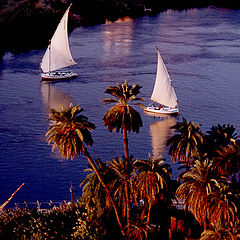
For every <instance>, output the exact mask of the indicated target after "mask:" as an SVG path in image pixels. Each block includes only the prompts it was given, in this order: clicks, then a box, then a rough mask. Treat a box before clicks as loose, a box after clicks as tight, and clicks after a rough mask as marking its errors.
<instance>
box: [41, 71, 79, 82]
mask: <svg viewBox="0 0 240 240" xmlns="http://www.w3.org/2000/svg"><path fill="white" fill-rule="evenodd" d="M77 76H78V74H77V73H74V72H71V71H61V72H60V71H58V72H48V73H42V74H41V78H42V80H63V79H70V78H75V77H77Z"/></svg>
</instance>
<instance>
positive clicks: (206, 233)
mask: <svg viewBox="0 0 240 240" xmlns="http://www.w3.org/2000/svg"><path fill="white" fill-rule="evenodd" d="M173 128H174V129H176V134H175V136H173V137H172V138H170V139H169V140H168V142H167V145H170V147H169V154H170V155H171V156H172V159H173V160H174V161H179V162H181V163H182V164H183V165H184V166H185V168H186V170H185V171H184V172H183V173H182V174H180V176H179V180H180V182H181V185H180V186H179V187H178V189H177V191H176V195H177V197H178V198H179V199H180V200H182V201H184V205H185V209H186V210H187V211H190V212H191V213H192V214H193V216H194V217H195V219H196V220H197V221H198V222H199V224H200V225H201V226H202V227H203V233H202V236H201V239H202V240H203V239H240V225H239V212H238V210H239V186H240V185H238V184H236V175H237V174H238V171H239V169H240V142H239V140H237V139H238V136H237V135H236V134H235V128H234V127H233V126H232V125H229V124H228V125H225V124H224V125H219V124H218V125H217V126H213V127H212V128H211V129H210V131H207V133H206V134H204V133H203V132H202V131H201V130H200V125H199V124H194V123H193V122H191V121H190V122H188V121H186V119H183V122H179V123H177V124H176V125H175V126H173ZM238 181H239V179H238Z"/></svg>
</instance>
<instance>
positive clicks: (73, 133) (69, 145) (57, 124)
mask: <svg viewBox="0 0 240 240" xmlns="http://www.w3.org/2000/svg"><path fill="white" fill-rule="evenodd" d="M82 111H83V109H82V108H80V107H79V105H76V106H73V105H72V104H70V105H69V108H65V107H64V106H61V109H60V110H59V111H58V110H56V109H51V110H50V115H49V121H50V122H51V123H50V127H49V130H48V132H47V133H46V136H47V137H48V138H47V141H48V144H50V143H51V142H53V143H54V144H53V147H52V150H54V149H55V148H56V147H57V148H58V150H59V152H61V153H62V156H63V157H66V158H67V159H68V158H74V157H75V156H77V155H78V154H79V153H84V151H85V146H84V144H86V145H87V146H92V145H93V139H92V136H91V133H90V131H92V130H94V129H95V125H94V124H93V123H91V122H89V121H88V118H87V117H85V116H83V115H80V113H81V112H82Z"/></svg>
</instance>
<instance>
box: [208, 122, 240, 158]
mask: <svg viewBox="0 0 240 240" xmlns="http://www.w3.org/2000/svg"><path fill="white" fill-rule="evenodd" d="M235 130H236V129H235V127H234V126H233V125H230V124H228V125H226V124H223V125H220V124H218V125H216V126H212V127H211V129H210V130H209V131H207V134H206V146H207V153H208V156H209V157H212V156H215V153H216V150H219V149H221V148H222V147H227V146H228V145H229V144H230V143H232V142H235V140H236V139H237V138H239V136H237V134H236V133H235Z"/></svg>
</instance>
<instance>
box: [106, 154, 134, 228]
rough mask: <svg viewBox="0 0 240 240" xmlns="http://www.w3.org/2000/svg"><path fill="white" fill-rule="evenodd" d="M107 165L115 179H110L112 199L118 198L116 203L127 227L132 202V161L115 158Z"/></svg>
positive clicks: (130, 159)
mask: <svg viewBox="0 0 240 240" xmlns="http://www.w3.org/2000/svg"><path fill="white" fill-rule="evenodd" d="M108 163H109V167H110V169H111V170H112V172H113V173H114V174H115V179H114V180H113V181H112V187H111V189H112V191H113V197H114V199H117V200H118V204H119V206H120V207H121V209H122V215H123V217H125V216H126V219H127V229H128V228H129V225H130V210H131V202H132V197H131V194H132V178H133V175H134V172H133V161H132V158H129V159H125V158H123V159H121V158H116V159H112V161H108Z"/></svg>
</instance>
